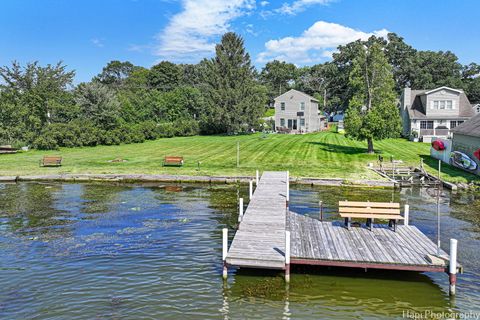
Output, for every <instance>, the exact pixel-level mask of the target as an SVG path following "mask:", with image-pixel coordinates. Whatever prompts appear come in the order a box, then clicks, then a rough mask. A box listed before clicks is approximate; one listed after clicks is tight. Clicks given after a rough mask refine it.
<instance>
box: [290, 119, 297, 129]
mask: <svg viewBox="0 0 480 320" xmlns="http://www.w3.org/2000/svg"><path fill="white" fill-rule="evenodd" d="M288 129H293V130H297V119H288Z"/></svg>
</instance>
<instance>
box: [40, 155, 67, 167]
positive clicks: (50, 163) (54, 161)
mask: <svg viewBox="0 0 480 320" xmlns="http://www.w3.org/2000/svg"><path fill="white" fill-rule="evenodd" d="M61 165H62V157H59V156H43V159H42V160H40V166H41V167H60V166H61Z"/></svg>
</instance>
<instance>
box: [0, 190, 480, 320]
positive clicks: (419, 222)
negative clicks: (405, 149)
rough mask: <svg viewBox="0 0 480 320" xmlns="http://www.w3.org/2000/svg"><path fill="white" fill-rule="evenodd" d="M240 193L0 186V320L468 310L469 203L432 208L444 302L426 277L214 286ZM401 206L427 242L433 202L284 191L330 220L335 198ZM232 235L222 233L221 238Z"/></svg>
mask: <svg viewBox="0 0 480 320" xmlns="http://www.w3.org/2000/svg"><path fill="white" fill-rule="evenodd" d="M238 197H244V198H245V199H246V198H247V187H246V186H240V187H237V186H226V185H216V186H207V185H183V186H175V185H159V184H155V185H153V184H152V185H114V184H67V183H19V184H0V253H1V257H0V284H1V286H2V287H1V290H0V318H2V319H185V318H188V319H206V318H213V319H219V318H269V319H270V318H271V319H280V318H286V319H288V318H292V319H332V318H333V319H350V318H356V319H377V318H402V315H404V312H407V311H416V312H423V311H427V310H432V311H435V312H452V311H455V312H480V257H479V253H480V196H479V195H474V194H455V195H451V194H450V193H449V192H447V191H444V192H443V194H442V197H441V210H442V219H441V229H442V231H441V238H442V246H443V248H444V249H446V250H448V244H449V243H448V242H449V239H450V238H452V237H455V238H457V239H458V240H459V261H460V262H461V263H462V264H463V266H464V268H465V274H463V275H460V276H459V280H458V285H457V291H458V294H457V296H456V298H455V299H454V300H451V299H450V298H449V296H448V276H447V275H446V274H437V273H422V274H419V273H409V272H397V271H395V272H378V271H368V272H364V271H363V270H356V271H352V270H342V269H338V268H337V269H327V268H316V269H303V268H301V269H294V270H293V273H292V280H291V284H290V286H289V288H288V290H287V288H286V287H285V284H284V282H283V279H282V274H281V273H276V272H271V273H259V272H252V271H245V270H231V271H230V274H229V278H228V282H227V283H226V284H224V283H223V281H222V278H221V229H222V228H224V227H225V226H228V227H230V228H231V230H232V229H233V227H234V226H235V223H236V221H237V198H238ZM344 199H349V200H356V199H358V200H367V199H368V200H370V201H391V200H393V201H400V202H401V203H402V204H405V203H409V204H410V208H411V209H410V210H411V211H410V212H411V213H410V217H411V218H410V219H411V223H412V224H414V225H416V226H418V227H419V228H420V229H421V230H422V231H423V232H424V233H426V234H427V235H428V236H429V237H430V238H431V239H435V237H436V213H435V212H436V198H435V191H434V190H426V189H413V190H410V189H405V190H402V191H401V192H398V191H396V192H393V191H391V190H370V189H358V188H357V189H351V188H326V187H322V188H310V187H306V186H293V187H292V189H291V210H292V211H296V212H298V213H302V214H306V215H310V216H318V201H319V200H322V201H323V202H324V205H325V212H326V214H325V215H326V217H327V218H328V219H338V218H337V217H336V216H335V215H334V214H333V212H335V210H336V207H337V203H338V201H339V200H344ZM230 236H231V237H232V236H233V232H230Z"/></svg>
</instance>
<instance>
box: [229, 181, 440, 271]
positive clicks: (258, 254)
mask: <svg viewBox="0 0 480 320" xmlns="http://www.w3.org/2000/svg"><path fill="white" fill-rule="evenodd" d="M286 180H287V173H286V172H265V173H264V174H263V175H262V178H261V180H260V183H259V185H258V186H257V188H256V190H255V192H254V194H253V198H252V199H251V200H250V203H249V205H248V208H247V210H246V211H245V214H244V216H243V220H242V222H241V223H240V225H239V229H238V230H237V232H236V234H235V236H234V239H233V241H232V243H231V246H230V248H229V249H228V252H227V254H226V258H225V263H226V265H230V266H237V267H248V268H260V269H285V270H287V271H288V270H289V267H288V266H287V265H286V259H285V253H284V252H285V242H286V239H285V238H286V231H287V230H289V231H290V247H291V253H290V264H306V265H323V266H338V267H354V268H366V269H367V268H372V269H392V270H411V271H420V272H423V271H431V272H444V271H445V270H446V269H447V268H448V259H449V257H448V255H447V254H446V253H445V252H444V251H441V252H440V255H441V258H436V257H435V256H436V255H437V248H436V245H435V244H434V243H433V242H432V241H431V240H430V239H429V238H428V237H427V236H425V235H424V234H423V233H422V232H421V231H420V230H418V229H417V228H416V227H415V226H408V225H407V226H405V225H400V226H398V227H397V231H396V232H394V231H393V230H390V229H389V228H388V227H387V225H386V224H385V225H379V224H375V225H374V227H373V230H372V231H370V230H368V229H366V228H365V226H364V224H363V225H362V227H352V228H351V229H350V230H347V229H346V228H344V227H343V224H342V222H341V221H336V222H332V221H329V222H326V221H319V220H317V219H313V218H309V217H307V216H303V215H300V214H296V213H293V212H289V211H288V210H287V208H286V206H287V199H286V193H287V190H288V189H287V181H286ZM339 220H340V219H339Z"/></svg>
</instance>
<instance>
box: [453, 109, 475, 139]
mask: <svg viewBox="0 0 480 320" xmlns="http://www.w3.org/2000/svg"><path fill="white" fill-rule="evenodd" d="M452 131H453V133H458V134H463V135H466V136H472V137H479V138H480V114H477V115H476V116H475V117H473V118H472V119H470V120H467V121H465V122H464V123H462V124H461V125H459V126H458V127H456V128H454V129H453V130H452Z"/></svg>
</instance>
